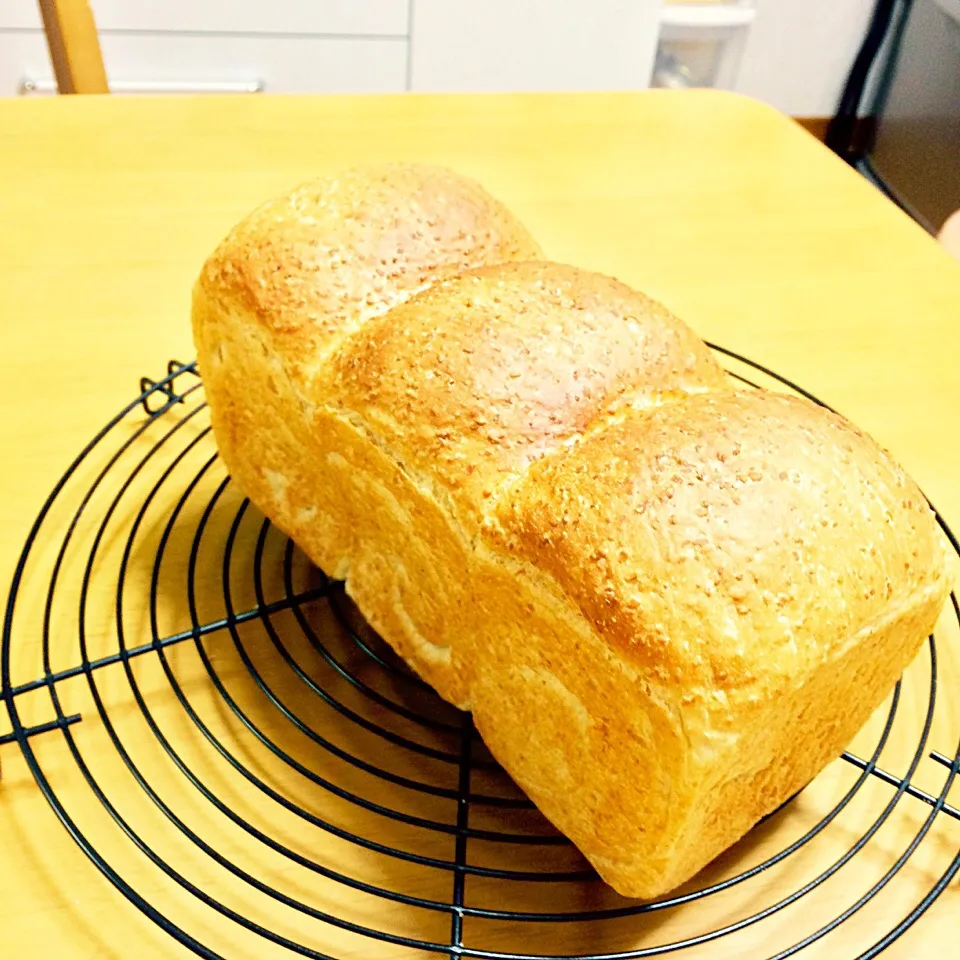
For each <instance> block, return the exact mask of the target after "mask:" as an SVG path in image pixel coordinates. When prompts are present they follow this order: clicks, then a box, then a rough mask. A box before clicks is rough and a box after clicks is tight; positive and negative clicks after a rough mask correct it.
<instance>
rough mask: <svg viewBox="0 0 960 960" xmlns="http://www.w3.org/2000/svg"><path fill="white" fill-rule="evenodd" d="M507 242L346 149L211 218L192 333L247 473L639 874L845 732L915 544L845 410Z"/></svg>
mask: <svg viewBox="0 0 960 960" xmlns="http://www.w3.org/2000/svg"><path fill="white" fill-rule="evenodd" d="M425 225H426V226H428V227H429V230H432V231H434V240H433V245H432V246H430V247H429V249H428V245H426V244H424V243H423V238H424V236H426V232H425V230H426V227H425ZM380 244H386V246H385V247H384V246H380ZM536 256H537V252H536V245H535V244H534V242H533V241H532V240H530V238H529V237H528V236H527V235H526V233H525V231H523V228H522V227H520V226H519V224H517V223H516V221H515V220H513V218H512V217H511V216H510V215H509V214H508V213H507V212H506V210H505V208H503V207H501V206H500V205H499V204H498V203H497V202H496V201H493V200H492V199H491V198H489V197H487V196H486V195H485V194H483V193H482V191H480V189H479V188H478V187H476V185H473V184H469V183H467V182H464V181H462V180H460V179H459V178H457V177H455V175H453V174H450V173H448V172H437V171H430V170H427V169H425V168H419V167H416V168H408V167H392V168H382V167H381V168H375V169H373V170H366V171H363V170H361V171H354V172H352V173H349V174H347V175H344V176H343V177H342V178H339V179H337V178H333V179H330V180H327V181H325V182H324V184H323V185H321V186H315V187H312V188H307V189H305V190H301V191H298V192H295V193H294V194H293V195H291V196H290V197H288V198H286V199H283V200H281V201H276V202H275V203H274V204H272V205H268V206H267V207H265V208H261V210H260V211H258V212H257V213H255V214H254V215H253V216H252V217H251V218H249V219H248V220H247V221H245V222H244V224H242V225H241V226H240V227H238V228H237V230H236V231H234V233H233V234H231V236H230V237H229V238H228V239H227V240H226V241H225V242H224V244H223V245H222V246H221V247H220V249H219V250H218V251H217V253H216V254H215V255H214V256H213V257H212V258H211V260H210V261H209V262H208V264H207V265H206V267H205V268H204V271H203V273H202V275H201V278H200V280H199V281H198V283H197V286H196V289H195V292H194V311H193V323H194V332H195V338H196V341H197V349H198V354H199V358H200V364H201V369H202V371H203V375H204V384H205V389H206V392H207V397H208V399H209V402H210V408H211V418H212V422H213V427H214V431H215V434H216V438H217V443H218V446H219V449H220V452H221V455H222V456H223V459H224V461H225V462H226V465H227V467H228V469H229V470H230V472H231V474H232V475H233V476H234V478H235V479H236V480H237V482H238V483H239V484H240V486H241V487H242V489H243V490H244V491H245V492H246V494H247V495H248V496H249V497H250V498H251V499H252V500H253V501H254V502H255V503H256V504H257V505H258V506H259V507H260V508H261V509H262V510H263V511H264V512H265V513H266V514H267V515H268V516H269V517H270V518H271V519H272V520H273V521H274V522H275V523H276V524H277V525H278V526H280V527H281V528H282V529H283V530H285V531H286V532H288V533H289V534H290V535H291V536H293V537H294V538H295V539H296V541H297V542H298V543H299V544H300V546H301V547H302V548H303V549H304V550H305V551H306V552H307V553H308V555H309V556H310V557H311V558H312V559H313V560H314V561H315V562H316V563H318V564H319V565H320V566H321V567H323V568H324V569H325V570H326V571H327V572H328V573H329V574H331V575H333V576H336V577H341V578H343V579H345V581H346V585H347V589H348V591H349V592H350V593H351V595H352V596H353V597H354V598H355V599H356V600H357V602H358V605H359V607H360V609H361V610H362V611H363V612H364V614H365V615H366V616H367V618H368V619H369V620H370V622H371V623H372V624H373V625H374V626H375V627H376V628H377V629H378V630H379V631H380V632H381V633H382V635H383V636H384V638H385V639H386V640H387V641H388V642H389V643H390V644H392V645H393V647H394V648H395V649H396V650H397V651H398V652H399V653H401V655H402V656H404V657H405V658H406V659H407V660H408V661H409V662H410V663H411V664H412V665H413V666H414V667H415V668H416V669H417V670H418V671H419V672H420V673H421V674H422V675H423V676H424V677H425V678H426V679H427V680H428V681H429V682H430V683H432V684H433V685H434V686H435V687H436V688H437V690H439V691H440V693H441V694H442V695H443V696H444V697H446V698H448V699H449V700H451V701H452V702H454V703H456V704H458V705H460V706H463V707H468V708H471V709H472V710H473V712H474V718H475V721H476V724H477V727H478V729H479V730H480V731H481V733H482V734H483V735H484V737H485V739H486V740H487V742H488V745H489V746H490V748H491V750H492V751H493V753H494V755H495V756H496V757H497V758H498V759H499V760H500V762H501V763H502V764H503V765H504V766H505V767H506V769H507V770H508V771H509V772H510V773H511V774H512V775H513V776H514V778H515V779H516V780H517V781H518V782H519V783H520V784H521V785H522V786H523V787H524V788H525V789H526V790H527V791H528V793H529V794H530V796H531V798H532V799H533V800H534V801H535V802H536V803H537V805H538V806H539V807H540V808H541V809H542V810H543V811H544V813H545V814H546V815H547V816H548V817H550V818H551V819H552V820H553V821H554V822H555V823H556V825H557V826H558V827H559V828H560V829H561V830H563V831H564V832H565V833H566V834H567V835H568V836H569V837H570V838H571V839H572V840H573V841H574V842H575V843H576V844H577V845H578V846H579V847H580V849H581V850H582V851H583V852H584V854H585V855H586V856H587V857H588V858H589V859H590V860H591V862H592V863H593V864H594V865H595V866H596V867H597V869H598V870H599V871H600V873H601V874H602V875H603V876H604V877H605V878H606V879H607V880H608V881H609V882H610V883H612V884H613V885H614V886H615V887H616V888H617V889H618V890H619V891H621V892H622V893H624V894H627V895H633V896H642V897H651V896H657V895H659V894H662V893H664V892H666V891H668V890H670V889H672V888H673V887H675V886H676V885H678V884H679V883H682V882H683V881H684V880H686V879H687V878H688V877H690V876H691V875H692V874H693V873H694V872H696V870H698V869H699V868H700V867H702V866H703V865H704V864H705V863H706V862H708V861H709V860H710V859H712V858H713V857H714V856H716V855H717V854H718V853H720V852H721V851H722V850H723V849H725V848H726V847H727V846H728V845H729V844H730V843H732V842H734V841H735V840H736V839H737V838H738V837H740V836H742V835H743V834H744V833H745V832H746V831H747V830H748V829H749V828H750V826H752V824H753V823H755V822H756V821H757V820H758V819H759V818H760V817H762V816H763V815H764V814H766V813H768V812H770V811H771V810H773V809H774V808H776V807H777V806H778V805H779V804H780V803H782V802H783V801H784V800H785V799H786V798H787V797H788V796H790V795H791V794H792V793H794V792H795V791H796V790H797V789H799V788H800V787H802V786H803V785H804V784H805V783H806V782H807V781H808V780H809V779H810V778H811V777H813V776H814V775H815V774H816V773H817V772H818V771H819V770H820V769H821V768H822V767H823V766H824V765H825V764H826V763H827V762H829V760H830V759H832V758H833V757H835V756H836V755H837V754H838V753H840V752H841V750H842V749H843V748H844V746H845V745H846V744H847V742H848V741H849V739H850V738H851V736H852V735H853V734H854V732H855V731H856V730H857V729H858V728H859V726H860V725H861V724H862V723H863V722H864V721H865V720H866V719H867V717H868V716H869V714H870V712H871V711H872V710H873V709H874V708H875V707H876V706H877V704H878V703H879V702H880V701H881V700H882V698H883V697H884V695H885V694H886V693H887V692H888V691H889V689H890V687H891V686H892V684H893V683H894V681H895V679H896V677H897V676H898V675H899V673H900V671H901V670H902V669H903V668H904V666H905V665H906V664H907V663H908V662H909V660H910V659H911V657H912V656H913V654H914V653H915V651H916V649H917V647H918V645H919V644H920V642H921V641H922V639H923V637H924V636H926V634H927V633H928V632H929V631H930V630H931V629H932V627H933V623H934V621H935V620H936V617H937V614H938V612H939V610H940V608H941V606H942V604H943V601H944V599H945V596H946V593H947V590H948V579H947V575H946V573H945V569H944V566H945V564H944V552H943V550H942V546H941V542H940V539H939V536H938V531H937V529H936V526H935V523H934V520H933V517H932V515H931V513H930V511H929V509H928V508H927V507H926V505H925V503H924V502H923V499H922V497H921V495H920V493H919V491H918V490H917V489H916V487H915V486H914V484H913V483H912V482H911V481H910V480H909V479H908V478H907V477H906V476H905V475H904V474H903V472H902V470H901V469H900V468H899V467H898V466H897V465H896V464H895V463H894V462H893V461H892V460H891V459H890V458H889V456H887V455H886V454H885V453H884V452H883V451H881V450H880V449H879V448H878V447H877V446H876V444H874V443H873V441H872V440H870V438H868V437H866V436H865V435H863V434H862V433H861V432H859V431H857V430H856V429H855V428H853V427H852V426H851V425H850V424H848V423H847V422H846V421H844V420H842V419H841V418H839V417H835V416H834V415H832V414H828V413H826V412H825V411H823V410H820V409H819V408H816V407H814V406H813V405H811V404H809V403H806V402H804V401H800V400H796V399H793V398H787V397H781V396H777V395H774V394H770V393H765V392H744V391H735V390H733V389H732V388H731V386H730V385H729V383H728V382H727V380H726V379H725V377H724V375H723V374H722V372H721V371H720V369H719V367H718V366H717V365H716V363H715V362H714V361H713V359H712V358H711V357H710V355H709V353H708V352H707V350H706V348H705V347H704V345H703V344H702V343H701V342H700V341H699V340H698V339H697V338H696V337H695V336H694V335H693V334H692V333H691V332H690V331H689V330H688V329H687V328H686V327H685V326H684V325H683V324H682V323H680V322H679V321H677V320H676V319H675V318H673V317H672V316H671V315H670V314H669V313H668V312H667V311H665V310H664V309H663V308H662V307H659V306H658V305H657V304H654V303H653V302H652V301H650V300H648V299H647V298H645V297H643V296H641V295H640V294H637V293H635V292H634V291H631V290H629V289H628V288H626V287H624V286H623V285H622V284H618V283H617V282H616V281H614V280H611V279H609V278H605V277H600V276H598V275H596V274H591V273H586V272H583V271H579V270H575V269H574V268H571V267H564V266H560V265H556V264H545V263H535V262H530V263H516V264H512V265H505V266H504V265H501V266H495V265H494V264H496V263H498V262H499V261H508V260H517V261H523V260H528V259H530V258H531V257H536ZM394 259H395V260H396V262H394ZM483 265H488V266H483ZM478 266H479V267H480V269H473V270H472V272H470V271H471V269H472V268H477V267H478ZM394 268H396V269H394ZM461 273H465V275H464V276H458V275H459V274H461ZM430 282H434V283H435V285H434V286H432V287H429V289H426V290H425V291H424V292H419V293H418V292H417V291H418V290H420V289H421V288H422V287H425V286H427V285H428V284H429V283H430ZM404 301H406V302H405V303H404ZM388 310H389V312H387V311H388Z"/></svg>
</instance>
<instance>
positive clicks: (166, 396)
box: [140, 360, 200, 417]
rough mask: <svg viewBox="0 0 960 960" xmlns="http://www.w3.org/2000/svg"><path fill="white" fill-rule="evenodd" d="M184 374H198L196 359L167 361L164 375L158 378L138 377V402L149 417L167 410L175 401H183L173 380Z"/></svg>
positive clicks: (196, 375) (197, 375)
mask: <svg viewBox="0 0 960 960" xmlns="http://www.w3.org/2000/svg"><path fill="white" fill-rule="evenodd" d="M184 374H193V376H195V377H199V376H200V372H199V371H198V370H197V364H196V361H193V362H191V363H181V362H180V361H179V360H169V361H168V362H167V373H166V376H164V377H161V378H160V379H159V380H153V379H151V378H150V377H141V378H140V393H141V397H140V404H141V405H142V406H143V409H144V410H145V411H146V413H147V415H148V416H150V417H157V416H159V415H160V414H161V413H164V412H165V411H167V410H169V409H170V407H171V406H173V404H175V403H183V402H184V401H183V397H182V396H181V395H180V394H179V393H177V391H176V389H175V384H174V382H175V381H176V380H177V379H178V378H179V377H181V376H183V375H184Z"/></svg>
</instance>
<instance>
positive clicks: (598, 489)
mask: <svg viewBox="0 0 960 960" xmlns="http://www.w3.org/2000/svg"><path fill="white" fill-rule="evenodd" d="M598 504H602V505H603V508H602V509H597V505H598ZM497 520H498V521H499V524H498V525H491V526H490V528H489V530H490V534H491V539H492V543H493V544H494V545H495V547H496V548H499V549H501V550H503V549H509V550H511V551H515V552H516V553H517V555H518V556H520V557H522V558H523V559H525V560H527V561H529V562H531V563H534V564H536V565H537V566H538V567H539V568H540V569H541V570H543V571H545V572H546V573H549V574H550V575H551V576H552V577H553V578H554V579H555V580H556V581H557V583H558V584H559V585H560V587H561V589H562V590H563V591H564V592H565V593H566V594H567V595H568V596H569V597H571V599H573V600H574V601H575V602H576V603H577V605H578V607H579V609H580V611H581V612H582V613H583V615H584V616H585V617H586V619H587V620H588V622H589V623H590V624H591V625H592V626H593V628H594V629H595V630H597V631H598V632H599V633H600V634H601V635H602V636H604V637H607V638H608V639H609V640H610V641H611V642H612V643H615V644H616V645H617V649H618V650H620V651H621V652H622V653H623V654H624V655H625V656H628V657H629V658H630V659H631V661H633V662H635V663H636V664H637V665H638V666H640V667H642V668H643V669H645V670H648V671H650V672H651V673H652V674H653V675H655V676H657V677H658V678H659V679H660V681H661V682H664V683H670V684H675V685H677V686H678V687H682V688H683V689H684V691H685V695H687V696H690V697H692V696H694V695H698V694H701V693H702V694H704V695H707V694H715V693H717V692H719V691H724V692H730V691H732V690H734V689H738V688H747V687H749V686H751V685H756V684H762V685H763V686H764V689H765V692H766V693H767V694H772V693H776V692H778V691H776V690H774V689H771V685H773V684H775V683H780V684H787V683H790V682H793V681H794V680H795V678H796V677H797V676H799V675H801V674H802V673H803V671H806V670H808V669H810V668H811V667H812V666H813V665H814V664H816V663H818V662H820V661H822V660H829V659H831V658H832V657H834V656H837V655H838V654H839V653H840V651H841V648H842V646H843V643H844V642H845V641H846V639H847V638H848V637H850V636H853V635H856V634H857V633H858V632H859V631H860V630H862V629H864V627H865V626H867V625H868V624H869V623H871V622H872V621H873V620H874V619H875V618H876V616H877V614H878V612H882V611H884V610H887V609H889V608H890V607H892V606H896V605H897V604H899V603H902V602H904V600H905V599H907V598H910V597H913V596H915V595H917V594H918V593H920V592H922V591H923V590H925V589H926V588H927V587H929V586H930V585H931V584H934V583H936V582H938V581H942V580H943V579H944V577H945V568H944V558H943V551H942V548H941V541H940V537H939V532H938V531H937V529H936V527H935V525H934V524H933V523H932V522H931V516H930V509H929V507H928V506H927V503H926V501H925V500H924V498H923V495H922V494H921V493H920V491H919V489H918V488H917V486H916V485H915V484H914V483H913V481H912V480H910V479H909V477H907V476H906V474H905V473H904V472H903V470H902V469H901V468H900V467H899V466H898V465H897V464H896V463H895V462H894V461H893V460H892V459H891V458H890V457H889V456H888V455H887V454H885V453H884V452H883V451H881V450H880V449H879V448H878V447H877V445H876V444H875V443H874V442H873V441H872V440H871V439H870V438H869V437H867V436H866V435H865V434H863V433H862V432H861V431H859V430H857V429H856V428H855V427H854V426H853V425H852V424H850V423H849V422H848V421H846V420H844V419H843V418H841V417H838V416H836V415H835V414H832V413H830V412H828V411H827V410H825V409H824V408H822V407H818V406H816V405H814V404H812V403H810V402H809V401H807V400H803V399H801V398H799V397H792V396H783V395H778V394H774V393H769V392H766V391H736V392H734V391H730V392H721V393H714V394H710V395H701V396H695V397H688V398H686V399H683V400H681V401H678V402H676V403H672V404H669V405H667V406H663V407H659V408H655V409H652V410H638V409H636V408H631V409H626V410H625V411H624V412H623V415H622V416H621V417H619V418H617V419H616V420H615V421H613V422H611V423H609V424H608V425H606V426H605V428H604V429H603V430H599V431H596V432H594V433H593V434H592V435H591V436H590V437H588V438H586V439H585V440H584V441H583V442H582V443H580V444H579V445H578V446H577V447H576V448H575V449H572V450H570V451H569V453H568V454H567V455H566V456H564V457H554V458H550V459H549V460H547V461H545V462H543V463H541V464H537V465H535V466H533V467H532V468H531V469H530V470H529V471H528V472H527V474H526V476H525V477H524V480H523V483H522V484H519V485H517V486H515V487H514V488H513V489H512V491H511V496H510V498H509V501H504V502H503V503H502V504H501V505H500V508H499V510H498V513H497Z"/></svg>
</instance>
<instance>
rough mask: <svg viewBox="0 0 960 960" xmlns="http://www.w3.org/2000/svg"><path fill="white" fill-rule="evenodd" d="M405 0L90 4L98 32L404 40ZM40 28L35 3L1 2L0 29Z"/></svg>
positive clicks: (115, 0) (114, 0)
mask: <svg viewBox="0 0 960 960" xmlns="http://www.w3.org/2000/svg"><path fill="white" fill-rule="evenodd" d="M409 3H410V0H136V2H131V0H92V2H91V4H90V5H91V7H92V8H93V14H94V17H95V18H96V21H97V27H98V28H99V29H100V30H146V31H150V30H159V31H165V32H171V31H172V32H179V31H182V32H192V31H201V32H213V33H290V34H338V35H346V36H351V35H356V36H405V35H406V33H407V22H408V7H409ZM40 26H41V21H40V13H39V10H38V8H37V3H36V0H2V2H0V28H3V27H20V28H24V27H36V28H39V27H40Z"/></svg>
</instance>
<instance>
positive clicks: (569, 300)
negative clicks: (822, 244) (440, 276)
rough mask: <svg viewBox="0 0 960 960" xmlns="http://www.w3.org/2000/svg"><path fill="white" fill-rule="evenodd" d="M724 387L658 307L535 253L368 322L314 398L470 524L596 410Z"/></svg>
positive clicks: (334, 360)
mask: <svg viewBox="0 0 960 960" xmlns="http://www.w3.org/2000/svg"><path fill="white" fill-rule="evenodd" d="M726 382H727V381H726V375H725V374H724V372H723V371H722V369H721V368H720V366H719V365H718V364H717V362H716V360H715V359H714V358H713V356H712V355H711V353H710V351H709V350H708V349H707V348H706V346H705V345H704V344H703V341H701V340H700V338H699V337H697V336H696V335H695V334H694V333H693V332H692V331H691V330H690V328H689V327H687V326H686V324H684V323H682V322H681V321H680V320H678V319H677V318H676V317H674V316H673V315H672V314H670V313H669V311H667V310H666V309H665V308H664V307H662V306H661V305H660V304H658V303H656V302H655V301H653V300H651V299H649V298H648V297H645V296H644V295H643V294H640V293H637V292H636V291H635V290H631V289H630V288H629V287H628V286H626V285H625V284H622V283H619V282H618V281H616V280H613V279H611V278H610V277H605V276H601V275H600V274H596V273H590V272H588V271H584V270H578V269H576V268H575V267H570V266H566V265H564V264H557V263H542V262H530V263H508V264H500V265H496V266H490V267H484V268H482V269H479V270H474V271H470V272H468V273H465V274H464V275H462V276H460V277H458V278H456V279H453V280H446V281H444V282H442V283H437V284H435V285H434V286H432V287H430V288H429V289H428V290H426V291H424V292H423V293H419V294H417V295H416V296H414V297H413V298H411V299H410V300H409V301H407V302H406V303H405V304H403V305H401V306H399V307H396V308H395V309H393V310H390V311H389V312H388V313H386V314H384V315H383V316H382V317H379V318H377V319H376V320H374V321H371V322H369V323H367V324H365V325H364V326H363V327H362V329H360V330H359V331H358V332H357V333H356V334H355V335H354V336H352V337H349V338H348V339H346V340H345V341H344V342H343V343H342V345H341V347H340V349H339V350H338V351H337V352H336V353H335V354H334V355H333V356H332V357H331V360H330V363H329V367H328V369H326V370H325V371H324V376H323V377H321V378H319V381H318V383H317V385H316V387H315V389H314V391H313V393H312V394H311V399H312V400H313V401H314V402H316V403H317V404H321V403H324V402H326V403H329V404H333V405H335V406H337V407H338V408H340V409H343V410H347V411H350V412H351V413H353V414H354V415H355V416H356V417H358V418H359V419H361V420H362V421H363V422H364V423H366V424H367V425H368V426H369V428H370V429H371V430H373V431H374V432H375V433H376V435H377V436H378V438H379V440H380V442H382V443H384V444H385V445H386V446H387V447H388V448H389V449H390V451H391V452H392V454H393V455H394V456H395V457H396V458H397V460H399V461H401V462H403V463H404V464H405V466H406V468H407V469H409V470H413V471H414V472H416V473H417V474H418V475H420V476H423V477H429V482H430V483H431V484H432V485H434V486H435V487H437V488H440V489H441V490H442V492H443V495H444V496H446V497H447V498H449V501H450V503H451V505H453V507H454V509H455V511H456V513H457V519H458V521H459V522H461V523H462V524H464V525H465V526H466V527H467V529H468V530H469V531H470V532H471V533H473V532H475V529H476V526H477V525H478V524H479V522H480V519H481V517H482V515H483V514H484V513H485V512H486V510H487V509H488V507H489V505H490V504H491V503H492V501H493V499H494V498H495V497H496V495H497V492H498V490H499V489H500V487H501V486H502V484H503V483H504V482H505V481H508V480H509V479H510V478H511V477H513V476H515V475H516V474H518V473H520V472H522V471H523V470H524V469H525V468H526V467H527V466H528V465H529V464H531V463H533V462H534V461H535V460H538V459H539V458H540V457H542V456H543V455H544V454H546V453H548V452H550V451H554V450H557V449H559V448H560V447H562V446H563V445H564V444H567V443H569V442H570V441H571V440H574V439H576V438H578V437H579V436H580V435H581V434H583V433H584V432H585V431H586V430H587V429H588V427H589V426H590V425H591V424H592V423H594V422H595V421H597V420H598V419H599V418H601V417H603V416H609V415H612V414H613V413H615V411H616V410H617V409H619V408H620V407H621V406H622V405H624V404H628V403H639V404H654V403H660V402H664V401H665V400H666V399H668V398H671V397H679V396H683V395H685V394H687V393H693V392H698V391H704V390H709V389H717V390H719V389H723V388H724V387H725V386H726Z"/></svg>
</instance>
